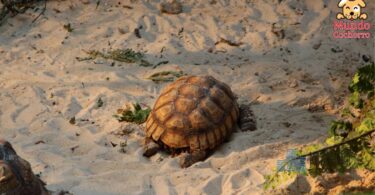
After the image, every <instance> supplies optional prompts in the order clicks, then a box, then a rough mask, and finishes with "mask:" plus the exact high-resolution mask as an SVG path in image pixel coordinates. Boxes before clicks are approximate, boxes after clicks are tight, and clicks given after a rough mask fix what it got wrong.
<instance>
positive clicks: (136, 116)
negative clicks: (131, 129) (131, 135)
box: [113, 103, 151, 124]
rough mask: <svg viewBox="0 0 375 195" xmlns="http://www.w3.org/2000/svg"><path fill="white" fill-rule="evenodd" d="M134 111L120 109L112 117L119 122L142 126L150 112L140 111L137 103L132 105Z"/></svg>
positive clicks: (149, 110)
mask: <svg viewBox="0 0 375 195" xmlns="http://www.w3.org/2000/svg"><path fill="white" fill-rule="evenodd" d="M133 107H134V109H133V110H131V109H120V111H119V113H118V114H116V115H113V116H114V117H115V118H116V119H117V120H118V121H119V122H123V121H126V122H133V123H137V124H142V123H144V122H145V121H146V119H147V117H148V115H149V114H150V112H151V109H150V108H146V109H142V107H141V105H139V104H138V103H135V104H133Z"/></svg>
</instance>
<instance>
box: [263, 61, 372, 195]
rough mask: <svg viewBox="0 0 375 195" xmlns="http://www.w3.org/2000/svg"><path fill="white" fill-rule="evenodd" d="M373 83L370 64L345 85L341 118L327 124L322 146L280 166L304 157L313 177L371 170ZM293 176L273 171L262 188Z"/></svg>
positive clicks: (313, 147)
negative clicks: (326, 135) (347, 93)
mask: <svg viewBox="0 0 375 195" xmlns="http://www.w3.org/2000/svg"><path fill="white" fill-rule="evenodd" d="M374 83H375V66H374V64H369V65H366V66H364V67H362V68H359V69H358V71H357V72H356V74H355V75H354V77H353V79H352V81H351V83H350V85H349V91H350V96H349V99H348V106H347V107H346V108H344V109H343V110H342V116H343V119H341V120H337V121H333V122H332V123H331V127H330V129H329V130H328V137H327V139H326V140H325V143H320V144H312V145H309V146H306V147H303V148H301V149H300V150H299V151H298V154H297V156H296V157H294V158H291V159H289V160H287V161H286V162H284V166H286V165H288V164H291V162H292V161H293V160H296V159H301V158H305V157H307V158H308V159H309V162H310V163H309V164H310V166H309V168H308V170H307V173H308V174H309V175H310V176H313V177H314V176H317V175H321V174H322V173H332V172H345V171H347V170H350V169H356V168H365V169H368V170H372V171H375V147H374V144H375V143H373V142H374V138H372V137H373V134H374V133H375V97H374ZM354 112H355V113H354ZM283 172H288V173H289V174H285V173H283ZM292 173H294V174H292ZM295 174H300V172H298V171H295V170H282V169H277V170H276V172H275V173H273V174H272V175H269V176H266V182H265V184H264V187H265V188H266V189H268V188H269V187H272V188H275V187H276V186H277V185H278V184H280V182H282V181H284V180H285V175H287V176H294V175H295ZM280 178H281V179H280ZM282 178H283V179H282Z"/></svg>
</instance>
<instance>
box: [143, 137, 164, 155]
mask: <svg viewBox="0 0 375 195" xmlns="http://www.w3.org/2000/svg"><path fill="white" fill-rule="evenodd" d="M159 149H160V146H159V145H158V144H157V143H155V142H154V141H153V140H151V139H150V138H146V139H145V145H144V146H143V156H145V157H151V156H153V155H155V154H156V153H157V152H158V150H159Z"/></svg>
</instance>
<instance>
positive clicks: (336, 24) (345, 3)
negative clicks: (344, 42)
mask: <svg viewBox="0 0 375 195" xmlns="http://www.w3.org/2000/svg"><path fill="white" fill-rule="evenodd" d="M337 6H338V7H339V8H341V12H340V13H338V14H337V15H336V19H337V20H335V21H333V37H334V38H336V39H368V38H371V33H370V31H369V30H370V28H371V23H370V22H366V21H365V20H366V19H367V17H368V16H367V14H366V13H365V12H363V10H362V9H363V8H365V7H366V3H365V1H364V0H340V2H339V3H338V4H337Z"/></svg>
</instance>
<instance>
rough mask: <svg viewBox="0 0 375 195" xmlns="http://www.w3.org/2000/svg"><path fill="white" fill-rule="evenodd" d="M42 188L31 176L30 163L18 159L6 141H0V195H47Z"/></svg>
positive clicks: (39, 181)
mask: <svg viewBox="0 0 375 195" xmlns="http://www.w3.org/2000/svg"><path fill="white" fill-rule="evenodd" d="M44 186H45V183H44V182H43V181H42V180H40V179H39V178H38V177H37V176H36V175H34V174H33V172H32V170H31V166H30V163H28V162H27V161H26V160H24V159H22V158H21V157H19V156H18V155H17V153H16V151H15V150H14V149H13V147H12V145H11V144H10V143H9V142H8V141H5V140H3V139H0V194H5V195H23V194H25V195H26V194H27V195H47V194H49V192H48V191H47V189H46V188H45V187H44Z"/></svg>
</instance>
